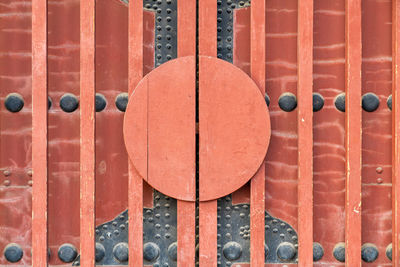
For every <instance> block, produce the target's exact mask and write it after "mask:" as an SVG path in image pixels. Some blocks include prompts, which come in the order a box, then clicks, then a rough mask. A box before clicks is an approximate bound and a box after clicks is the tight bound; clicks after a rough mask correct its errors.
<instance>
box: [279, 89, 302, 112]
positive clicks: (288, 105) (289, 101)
mask: <svg viewBox="0 0 400 267" xmlns="http://www.w3.org/2000/svg"><path fill="white" fill-rule="evenodd" d="M278 104H279V107H280V108H281V109H282V110H284V111H286V112H290V111H293V110H294V109H295V108H296V107H297V99H296V96H295V95H294V94H292V93H284V94H282V95H281V96H280V97H279V100H278Z"/></svg>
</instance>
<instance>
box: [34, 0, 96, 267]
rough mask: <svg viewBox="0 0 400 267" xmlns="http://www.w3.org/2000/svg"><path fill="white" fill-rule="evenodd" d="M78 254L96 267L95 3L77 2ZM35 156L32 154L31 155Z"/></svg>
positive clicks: (89, 264) (85, 264)
mask: <svg viewBox="0 0 400 267" xmlns="http://www.w3.org/2000/svg"><path fill="white" fill-rule="evenodd" d="M80 14H81V16H80V25H81V30H80V32H81V38H80V47H81V49H80V100H81V106H80V130H81V131H80V134H81V136H80V138H81V144H80V148H81V150H80V236H81V239H80V253H81V259H80V264H81V266H85V267H89V266H95V265H96V264H95V242H94V238H95V188H96V186H95V183H96V180H95V176H96V172H95V155H96V154H95V147H96V145H95V94H96V85H95V84H96V81H95V80H96V76H95V72H96V70H95V49H96V48H95V42H96V41H95V14H96V5H95V1H94V0H89V1H87V0H83V1H81V3H80ZM33 156H35V155H33Z"/></svg>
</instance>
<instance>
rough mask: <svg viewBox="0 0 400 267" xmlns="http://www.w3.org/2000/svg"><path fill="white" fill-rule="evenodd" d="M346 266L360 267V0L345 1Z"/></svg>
mask: <svg viewBox="0 0 400 267" xmlns="http://www.w3.org/2000/svg"><path fill="white" fill-rule="evenodd" d="M345 5H346V22H345V24H346V25H345V28H346V72H345V81H346V85H345V87H346V127H345V128H346V137H345V138H346V140H345V144H346V206H345V210H346V226H345V228H346V242H345V243H346V266H348V267H356V266H361V167H362V166H361V162H362V160H361V148H362V142H361V136H362V135H361V132H362V128H361V119H362V116H361V52H362V51H361V41H362V40H361V0H347V1H346V4H345Z"/></svg>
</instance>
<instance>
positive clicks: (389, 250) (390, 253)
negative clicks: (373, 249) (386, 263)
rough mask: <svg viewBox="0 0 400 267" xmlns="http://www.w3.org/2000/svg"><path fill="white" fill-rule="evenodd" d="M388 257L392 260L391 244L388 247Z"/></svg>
mask: <svg viewBox="0 0 400 267" xmlns="http://www.w3.org/2000/svg"><path fill="white" fill-rule="evenodd" d="M386 257H388V259H389V260H392V244H389V245H388V246H387V247H386Z"/></svg>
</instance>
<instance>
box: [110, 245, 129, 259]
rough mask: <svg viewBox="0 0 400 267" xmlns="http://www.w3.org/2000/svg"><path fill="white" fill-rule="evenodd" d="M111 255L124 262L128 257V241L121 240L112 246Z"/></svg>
mask: <svg viewBox="0 0 400 267" xmlns="http://www.w3.org/2000/svg"><path fill="white" fill-rule="evenodd" d="M113 255H114V257H115V258H116V259H117V260H118V261H119V262H126V261H128V259H129V249H128V243H125V242H121V243H118V244H116V245H115V246H114V248H113Z"/></svg>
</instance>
